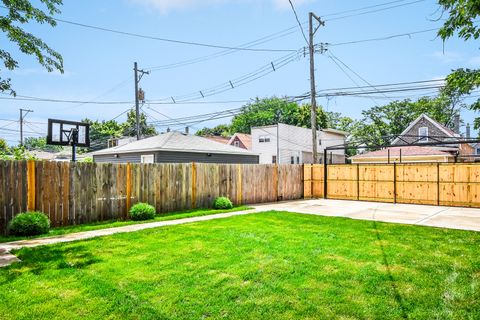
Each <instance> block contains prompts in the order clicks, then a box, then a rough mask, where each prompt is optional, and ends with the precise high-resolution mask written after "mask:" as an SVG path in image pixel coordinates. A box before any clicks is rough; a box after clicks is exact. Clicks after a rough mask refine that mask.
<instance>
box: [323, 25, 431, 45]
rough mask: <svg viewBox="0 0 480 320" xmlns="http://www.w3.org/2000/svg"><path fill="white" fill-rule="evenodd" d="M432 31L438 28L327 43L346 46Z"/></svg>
mask: <svg viewBox="0 0 480 320" xmlns="http://www.w3.org/2000/svg"><path fill="white" fill-rule="evenodd" d="M432 31H438V28H432V29H425V30H418V31H412V32H406V33H399V34H393V35H390V36H384V37H378V38H369V39H362V40H353V41H346V42H339V43H326V44H325V45H327V46H328V47H337V46H344V45H350V44H357V43H365V42H374V41H384V40H390V39H394V38H400V37H411V36H412V35H415V34H420V33H427V32H432Z"/></svg>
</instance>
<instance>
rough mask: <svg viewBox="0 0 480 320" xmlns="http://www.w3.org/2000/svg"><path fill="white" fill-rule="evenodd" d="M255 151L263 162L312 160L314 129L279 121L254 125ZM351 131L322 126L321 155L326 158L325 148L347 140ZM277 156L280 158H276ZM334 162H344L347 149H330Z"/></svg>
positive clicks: (309, 161) (303, 161) (320, 136)
mask: <svg viewBox="0 0 480 320" xmlns="http://www.w3.org/2000/svg"><path fill="white" fill-rule="evenodd" d="M251 131H252V150H251V151H252V152H253V153H255V154H258V155H259V156H260V158H259V162H260V163H277V162H278V163H280V164H302V163H312V160H313V157H312V130H311V129H307V128H301V127H296V126H291V125H287V124H282V123H279V124H278V125H271V126H263V127H252V130H251ZM347 135H348V133H347V132H343V131H339V130H334V129H323V130H319V131H317V141H318V147H317V150H318V155H319V157H318V158H319V159H320V161H323V150H324V149H325V148H326V147H330V146H336V145H341V144H343V143H345V139H346V137H347ZM277 159H278V161H277ZM328 159H329V160H330V159H332V163H345V152H344V150H343V149H342V150H332V151H331V154H330V152H328Z"/></svg>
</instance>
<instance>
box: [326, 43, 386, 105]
mask: <svg viewBox="0 0 480 320" xmlns="http://www.w3.org/2000/svg"><path fill="white" fill-rule="evenodd" d="M329 55H330V56H331V57H333V59H334V60H337V61H338V62H340V63H341V64H342V65H343V66H344V67H345V68H347V69H348V70H350V72H352V73H353V74H354V75H356V76H357V77H358V78H359V79H360V80H362V81H363V82H365V83H366V84H367V85H369V86H371V87H372V88H374V89H377V88H375V86H374V85H372V84H371V83H370V82H368V81H367V80H366V79H365V78H364V77H362V76H361V75H360V74H358V73H357V72H356V71H355V70H353V69H352V68H351V67H349V66H348V65H347V64H346V63H345V62H343V61H342V60H340V59H339V58H338V57H337V56H336V55H335V54H333V52H332V51H331V50H330V51H329ZM383 96H384V97H386V98H388V97H387V96H386V95H385V94H383Z"/></svg>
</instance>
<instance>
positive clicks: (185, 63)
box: [145, 26, 297, 71]
mask: <svg viewBox="0 0 480 320" xmlns="http://www.w3.org/2000/svg"><path fill="white" fill-rule="evenodd" d="M296 28H297V26H293V27H290V28H288V29H285V30H282V31H279V32H276V33H274V34H271V35H268V36H265V37H263V38H260V39H257V40H254V41H250V42H247V43H245V44H242V45H240V46H239V47H245V48H251V47H254V46H257V45H260V44H263V43H266V42H269V41H272V40H276V39H279V38H283V37H285V36H288V35H291V34H294V33H296V32H297V31H296V30H293V29H296ZM235 52H237V51H236V50H232V49H227V50H222V51H219V52H216V53H213V54H209V55H204V56H200V57H197V58H192V59H186V60H182V61H178V62H174V63H169V64H164V65H159V66H153V67H148V68H145V70H149V71H157V70H168V69H174V68H179V67H184V66H188V65H192V64H196V63H201V62H204V61H208V60H212V59H215V58H219V57H223V56H226V55H229V54H232V53H235Z"/></svg>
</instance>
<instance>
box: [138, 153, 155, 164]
mask: <svg viewBox="0 0 480 320" xmlns="http://www.w3.org/2000/svg"><path fill="white" fill-rule="evenodd" d="M146 159H151V160H149V161H146ZM140 163H155V155H154V154H142V155H140Z"/></svg>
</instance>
